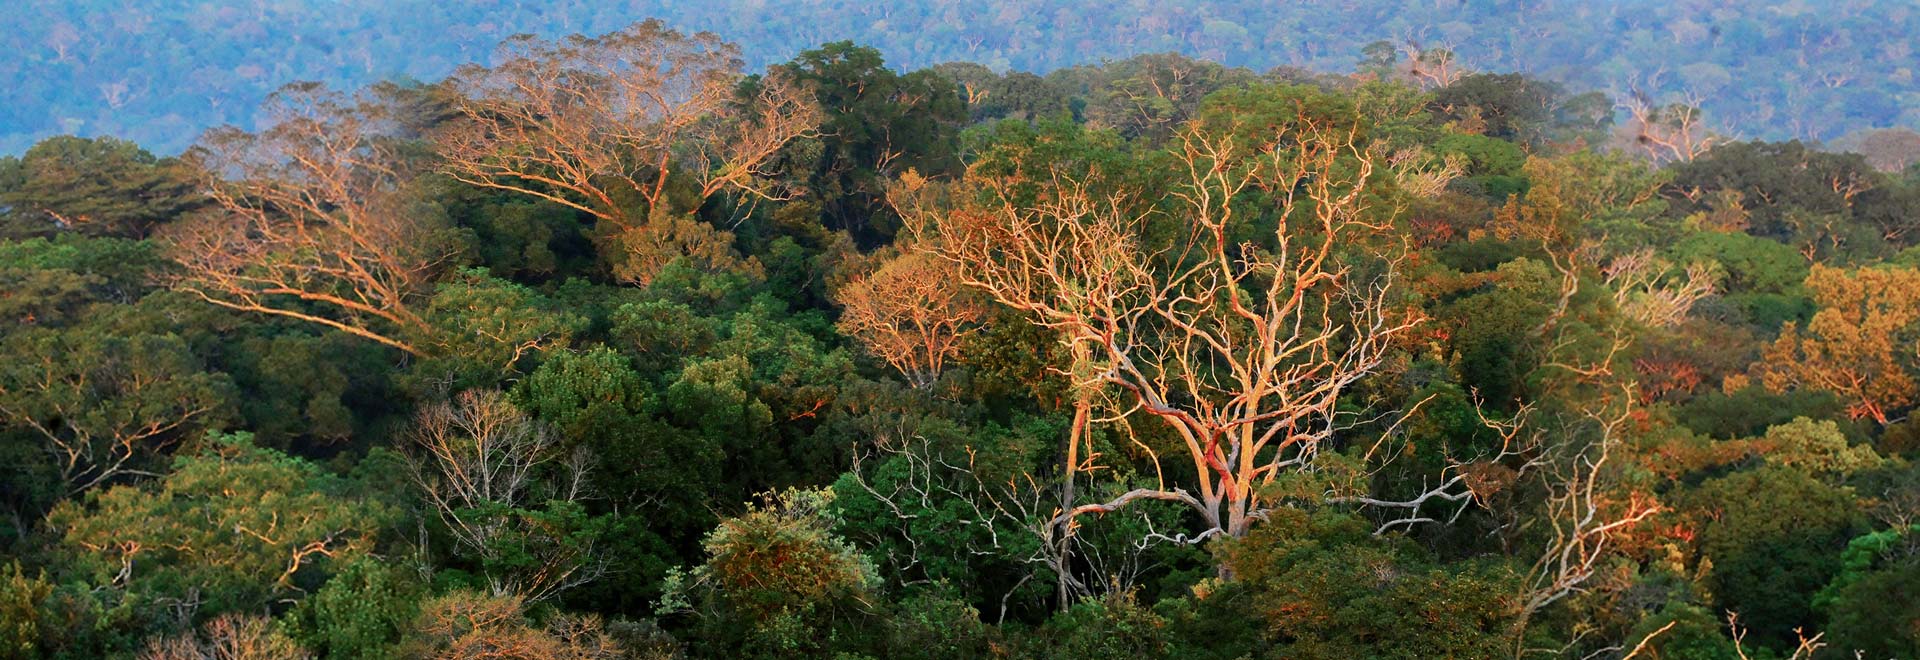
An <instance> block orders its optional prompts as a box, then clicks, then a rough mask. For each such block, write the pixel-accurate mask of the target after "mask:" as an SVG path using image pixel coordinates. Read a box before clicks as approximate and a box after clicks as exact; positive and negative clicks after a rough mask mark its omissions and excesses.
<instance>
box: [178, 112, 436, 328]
mask: <svg viewBox="0 0 1920 660" xmlns="http://www.w3.org/2000/svg"><path fill="white" fill-rule="evenodd" d="M266 113H267V115H268V117H269V119H268V126H267V128H265V129H262V130H261V131H260V132H258V133H247V132H244V131H240V130H238V129H232V128H224V129H218V130H215V131H212V132H209V133H208V134H207V136H206V137H205V138H203V139H202V140H201V143H200V145H199V146H198V147H196V148H195V150H194V152H193V154H192V156H193V158H194V159H195V160H196V161H198V163H199V164H200V165H201V167H202V169H203V171H205V172H206V174H207V175H208V181H207V189H208V193H209V195H210V196H211V197H212V198H213V200H214V201H215V202H216V203H217V205H218V207H219V208H218V210H217V211H216V212H213V213H209V214H203V215H201V216H198V217H195V218H191V219H188V220H186V221H182V222H178V223H174V224H172V225H169V226H168V228H167V229H166V230H165V231H164V233H163V234H162V237H161V239H162V242H163V244H164V245H165V246H166V248H167V252H168V254H169V255H170V256H171V257H172V258H173V259H174V260H175V261H177V262H179V263H180V265H181V269H180V272H179V273H178V274H177V275H175V276H173V277H172V279H171V284H172V285H173V286H174V288H176V289H179V290H181V291H186V292H189V293H192V294H194V295H197V296H199V297H200V298H201V299H203V300H206V301H207V302H210V303H213V304H215V305H219V306H222V307H226V308H229V309H236V310H241V311H246V312H255V313H260V314H268V315H273V316H280V317H284V318H292V319H297V320H300V321H305V322H309V323H316V324H319V325H323V326H327V327H330V328H334V329H336V330H340V331H342V332H346V333H349V334H352V335H356V336H359V337H363V338H366V339H371V340H373V341H375V342H378V343H381V344H384V345H387V346H391V347H393V348H398V349H400V350H403V351H406V352H408V353H415V354H418V353H420V352H421V351H420V349H419V348H417V347H416V346H415V345H414V344H413V343H411V342H410V340H409V339H408V338H407V336H408V334H409V333H410V332H413V331H416V330H419V329H421V328H422V327H423V326H424V324H423V322H422V321H421V319H420V317H419V315H418V314H417V313H416V310H415V309H414V307H415V305H416V303H417V302H418V301H417V299H418V297H419V296H420V295H421V294H422V293H423V291H424V289H425V288H426V287H427V285H428V283H429V282H430V281H431V280H432V278H433V276H434V275H435V274H436V273H438V272H440V270H442V268H443V267H444V266H445V264H446V262H447V260H448V258H449V257H450V256H451V254H452V252H451V250H450V249H449V248H448V246H447V245H446V244H445V243H444V242H442V241H440V240H438V237H437V236H436V232H437V231H438V229H439V228H438V227H436V226H435V225H433V224H431V223H430V222H427V221H425V220H423V219H422V216H421V214H419V213H417V212H413V211H412V210H410V209H408V208H406V204H407V199H406V194H405V186H406V184H407V182H408V181H409V180H410V179H411V176H412V172H411V171H410V169H409V167H408V159H407V158H405V157H404V156H403V155H402V154H401V153H399V151H398V147H397V146H396V145H394V144H393V143H392V142H391V141H389V140H386V139H384V138H383V131H384V130H385V129H386V128H387V124H386V117H385V114H384V110H383V109H382V108H380V107H379V106H378V105H376V104H373V103H367V102H357V101H354V100H352V99H349V98H346V97H344V96H342V95H340V94H337V93H333V92H329V91H327V90H325V89H324V88H321V87H319V86H317V85H312V84H301V85H294V86H289V87H288V88H286V89H283V90H281V91H280V92H278V93H276V94H275V95H274V96H273V97H272V98H271V99H270V100H269V101H268V104H267V107H266Z"/></svg>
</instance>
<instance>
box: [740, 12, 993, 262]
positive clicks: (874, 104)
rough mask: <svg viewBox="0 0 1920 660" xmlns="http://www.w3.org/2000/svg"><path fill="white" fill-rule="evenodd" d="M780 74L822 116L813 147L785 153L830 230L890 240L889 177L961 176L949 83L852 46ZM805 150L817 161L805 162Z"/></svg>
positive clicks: (839, 46) (960, 114)
mask: <svg viewBox="0 0 1920 660" xmlns="http://www.w3.org/2000/svg"><path fill="white" fill-rule="evenodd" d="M781 68H783V69H784V70H785V71H787V72H788V73H789V74H791V75H793V76H795V77H796V78H797V79H799V80H800V81H801V82H803V83H805V84H807V85H810V86H811V87H812V89H813V92H814V95H815V98H816V99H818V101H819V103H820V107H821V108H822V109H824V110H825V111H826V118H825V121H823V122H822V124H821V127H820V132H821V137H820V138H819V144H818V146H817V148H816V147H813V146H812V145H797V146H795V147H792V148H790V149H789V151H791V152H793V160H794V163H793V168H794V169H795V170H796V171H795V172H794V174H793V175H794V176H795V177H796V178H798V179H800V180H801V181H803V182H805V186H806V188H807V189H808V190H811V191H814V194H815V195H817V197H816V199H817V201H818V203H819V204H820V209H821V213H822V217H823V219H824V220H825V221H826V223H827V226H828V227H831V228H834V229H841V230H846V231H848V232H850V233H852V234H853V235H854V237H855V238H856V239H858V240H861V241H863V242H866V243H868V244H872V243H874V242H876V241H878V240H881V239H886V238H889V237H891V236H892V235H893V233H894V231H895V230H896V229H897V226H898V220H897V219H893V218H891V217H890V216H891V211H890V210H889V209H888V208H887V206H886V205H885V200H884V194H883V191H882V188H883V187H884V185H885V180H886V179H887V178H888V177H889V176H890V175H892V174H897V173H899V172H904V171H907V170H908V169H913V170H917V171H919V172H922V173H926V174H938V173H946V172H953V171H955V170H958V169H959V167H960V158H959V152H958V147H959V142H958V140H957V136H958V134H959V129H960V124H961V122H962V121H963V120H964V119H965V118H966V105H965V104H964V103H963V102H962V101H961V98H960V95H959V92H958V90H957V89H956V88H955V87H954V85H953V82H952V81H950V80H946V79H943V78H941V77H940V76H939V75H938V74H935V73H933V72H931V71H914V72H911V73H906V74H900V73H896V72H894V71H893V70H892V69H888V68H887V67H886V63H885V62H884V60H883V59H882V58H881V56H880V51H878V50H875V49H873V48H867V47H862V46H856V45H854V43H853V42H851V41H839V42H834V43H829V44H825V45H823V46H821V47H819V48H817V49H814V50H808V51H803V52H801V53H800V55H799V56H797V57H795V58H794V59H793V61H791V62H788V63H787V64H784V65H781ZM748 84H749V85H751V84H752V81H749V83H748ZM807 151H817V154H818V155H817V156H815V157H814V158H812V159H808V158H805V157H804V156H802V154H804V153H805V152H807Z"/></svg>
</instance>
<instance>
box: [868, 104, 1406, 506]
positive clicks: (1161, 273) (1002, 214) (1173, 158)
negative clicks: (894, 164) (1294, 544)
mask: <svg viewBox="0 0 1920 660" xmlns="http://www.w3.org/2000/svg"><path fill="white" fill-rule="evenodd" d="M1166 162H1167V163H1168V165H1169V166H1170V168H1171V169H1172V170H1173V171H1174V172H1175V173H1176V174H1175V175H1174V179H1175V180H1174V181H1173V182H1172V183H1171V184H1170V185H1169V188H1168V189H1167V191H1166V194H1165V200H1166V203H1165V205H1163V206H1159V205H1156V204H1155V203H1154V202H1153V201H1151V200H1153V199H1154V198H1153V197H1150V196H1148V197H1145V199H1146V200H1148V201H1145V202H1144V203H1143V202H1142V200H1141V199H1140V198H1141V197H1142V196H1147V195H1149V191H1145V190H1139V189H1131V190H1129V189H1125V188H1120V189H1117V190H1115V191H1113V192H1108V193H1103V192H1101V190H1102V189H1103V186H1104V185H1105V184H1106V183H1107V182H1106V181H1102V179H1103V178H1104V177H1109V176H1113V175H1112V174H1110V173H1107V172H1102V171H1099V170H1098V169H1094V170H1092V171H1086V172H1074V171H1070V170H1068V169H1067V168H1066V167H1064V166H1055V167H1053V168H1051V169H1041V170H1038V171H1019V170H1016V171H1014V172H1012V173H1011V174H998V175H996V173H995V172H994V171H993V170H991V169H988V168H985V167H981V166H980V165H976V166H975V167H974V168H972V169H970V170H969V172H968V175H967V178H966V179H965V180H964V181H963V182H962V186H963V187H962V188H961V189H960V190H958V191H955V192H954V193H953V194H952V195H951V197H952V199H954V200H955V202H954V204H955V206H956V208H938V207H932V206H926V205H923V204H922V203H921V202H920V200H921V199H924V198H927V197H929V196H928V195H925V194H915V193H911V192H908V193H904V194H902V195H901V197H900V199H899V204H900V206H901V208H903V209H904V210H905V212H906V213H907V216H908V220H909V223H910V225H909V226H910V227H912V228H913V229H914V230H915V232H916V234H917V236H918V237H919V238H920V239H921V240H922V241H924V242H923V243H922V245H923V246H924V249H925V250H927V251H928V252H929V253H931V254H934V255H936V256H939V257H940V258H942V259H945V260H947V261H949V262H951V263H953V264H954V265H955V266H956V268H957V270H958V272H959V273H960V277H961V278H962V280H963V281H965V282H966V283H967V284H969V285H971V286H973V287H976V288H978V289H979V290H981V291H982V292H984V293H985V294H986V295H988V296H990V297H992V298H994V299H995V300H997V301H999V302H1001V303H1002V304H1005V305H1007V306H1009V307H1012V308H1014V309H1016V310H1020V311H1022V312H1024V313H1026V314H1027V315H1028V317H1029V318H1030V319H1031V320H1032V322H1034V323H1036V324H1040V325H1043V326H1046V327H1048V328H1050V329H1052V330H1054V331H1055V332H1058V333H1059V334H1060V335H1061V336H1062V339H1063V341H1066V342H1068V343H1070V344H1072V345H1074V346H1076V347H1077V349H1078V350H1079V351H1080V353H1079V354H1080V355H1083V356H1085V357H1084V358H1082V359H1081V360H1080V362H1081V363H1080V364H1077V365H1075V367H1074V371H1075V377H1076V378H1077V379H1078V380H1079V381H1080V383H1079V384H1080V386H1081V387H1088V388H1101V387H1112V388H1114V390H1115V391H1117V392H1119V393H1120V397H1121V399H1122V402H1121V403H1122V408H1123V409H1125V408H1137V409H1138V410H1139V411H1140V412H1142V413H1144V414H1147V415H1150V416H1151V417H1152V418H1154V419H1157V420H1159V421H1161V422H1163V423H1164V424H1165V425H1166V426H1167V427H1168V429H1169V430H1170V431H1171V432H1173V433H1174V434H1175V435H1177V437H1178V438H1179V440H1180V444H1181V446H1182V447H1183V449H1184V452H1183V454H1184V455H1183V456H1182V459H1183V460H1182V461H1181V464H1182V465H1181V466H1180V467H1178V468H1176V469H1177V470H1181V471H1189V470H1190V473H1189V474H1190V476H1191V480H1188V479H1187V478H1186V477H1185V476H1181V475H1180V472H1176V471H1174V470H1168V471H1167V472H1166V476H1165V478H1164V480H1163V481H1162V482H1161V483H1160V484H1158V485H1155V486H1149V487H1141V488H1137V489H1134V490H1131V491H1128V492H1126V493H1124V494H1122V495H1120V496H1118V497H1116V498H1114V499H1112V500H1109V501H1106V502H1101V503H1094V504H1079V505H1074V506H1071V507H1069V508H1067V509H1066V511H1065V512H1064V513H1063V514H1062V518H1063V519H1071V518H1072V517H1074V516H1077V515H1081V514H1086V513H1096V512H1109V511H1114V510H1117V509H1119V508H1120V507H1123V506H1126V505H1127V504H1129V503H1131V502H1134V501H1137V500H1141V499H1156V500H1168V501H1174V502H1180V503H1184V504H1185V505H1187V506H1188V507H1189V508H1191V509H1192V510H1193V511H1194V512H1195V513H1196V514H1197V515H1199V516H1200V518H1201V520H1202V521H1203V525H1204V527H1203V529H1202V530H1201V531H1200V533H1199V536H1200V537H1201V538H1206V537H1211V536H1214V535H1221V534H1224V535H1228V536H1241V535H1243V534H1245V533H1246V532H1247V530H1248V529H1250V528H1251V527H1252V525H1253V524H1254V523H1255V522H1256V521H1258V520H1260V519H1263V518H1265V517H1266V516H1267V511H1266V509H1267V508H1268V507H1271V506H1274V505H1275V503H1274V502H1273V501H1271V500H1269V499H1268V498H1267V496H1266V495H1263V494H1262V487H1263V486H1266V485H1267V484H1272V483H1274V481H1275V480H1277V479H1279V478H1281V477H1282V476H1283V475H1285V474H1288V473H1289V471H1291V470H1295V469H1300V468H1303V467H1305V466H1309V465H1312V464H1314V462H1315V461H1316V459H1317V458H1318V457H1319V456H1320V455H1321V452H1320V449H1321V443H1322V442H1323V441H1325V440H1326V439H1328V438H1330V437H1332V435H1333V433H1334V429H1335V428H1336V426H1337V423H1336V421H1335V415H1336V406H1337V404H1338V402H1339V399H1340V395H1341V394H1342V393H1343V392H1345V391H1346V389H1347V388H1348V387H1349V386H1351V385H1353V384H1354V383H1355V382H1357V381H1359V380H1360V379H1361V378H1364V377H1365V376H1367V375H1369V374H1372V373H1374V372H1375V371H1377V370H1378V369H1379V368H1380V367H1381V365H1382V363H1383V361H1384V360H1385V359H1386V354H1387V349H1388V347H1389V345H1390V344H1391V343H1392V342H1393V341H1394V339H1395V338H1396V337H1398V336H1400V335H1401V334H1402V333H1404V332H1406V331H1407V330H1408V329H1410V328H1412V327H1414V326H1415V325H1416V324H1417V323H1418V320H1419V319H1418V317H1417V316H1416V315H1413V314H1409V313H1405V312H1403V311H1402V310H1401V309H1399V308H1398V307H1397V305H1396V300H1397V296H1398V295H1400V294H1399V291H1398V287H1399V282H1398V278H1399V274H1398V271H1399V269H1400V262H1401V260H1402V259H1403V258H1404V256H1403V255H1402V254H1401V252H1400V251H1399V250H1398V249H1396V248H1395V247H1394V246H1393V245H1392V244H1391V242H1383V241H1381V240H1379V239H1380V238H1381V235H1382V232H1384V231H1385V230H1386V229H1388V228H1389V227H1390V226H1391V224H1392V217H1393V209H1392V208H1390V207H1389V206H1388V205H1387V203H1386V202H1383V201H1382V197H1383V196H1385V195H1388V194H1390V193H1387V192H1386V191H1382V190H1379V189H1377V188H1376V186H1377V185H1378V184H1380V176H1384V172H1376V170H1375V168H1376V166H1377V165H1378V158H1376V156H1375V155H1374V153H1373V152H1372V150H1371V149H1370V147H1369V145H1368V143H1367V139H1366V137H1365V135H1364V133H1363V132H1362V129H1361V128H1360V127H1359V126H1358V125H1356V123H1355V119H1354V114H1353V109H1352V108H1351V106H1348V105H1346V104H1344V103H1337V102H1331V101H1329V100H1328V99H1326V98H1324V97H1320V96H1318V95H1316V94H1314V93H1312V92H1306V91H1301V90H1300V89H1298V88H1295V89H1272V88H1255V89H1252V90H1248V91H1245V92H1239V93H1226V94H1223V95H1222V96H1220V97H1216V99H1215V100H1214V101H1213V105H1212V107H1211V108H1209V111H1208V112H1205V113H1203V115H1202V117H1201V118H1200V119H1198V120H1196V121H1194V122H1191V123H1189V124H1187V125H1186V126H1184V127H1182V128H1181V129H1180V130H1179V132H1178V133H1177V134H1176V135H1175V137H1174V139H1173V141H1172V143H1171V145H1170V147H1169V153H1168V154H1167V160H1166Z"/></svg>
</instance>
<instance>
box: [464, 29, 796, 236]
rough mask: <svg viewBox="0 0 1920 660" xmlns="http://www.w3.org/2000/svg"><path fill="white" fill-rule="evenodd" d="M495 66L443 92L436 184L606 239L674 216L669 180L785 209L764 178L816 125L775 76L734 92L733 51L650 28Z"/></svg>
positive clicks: (509, 57)
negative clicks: (519, 200) (569, 222)
mask: <svg viewBox="0 0 1920 660" xmlns="http://www.w3.org/2000/svg"><path fill="white" fill-rule="evenodd" d="M495 59H496V62H497V64H495V65H494V66H492V67H485V66H480V65H468V66H465V67H462V68H461V69H460V70H459V71H457V72H456V73H455V74H454V76H453V78H452V84H453V86H454V88H455V89H456V90H457V91H458V92H460V97H461V98H460V100H459V101H458V108H457V110H458V112H459V113H460V117H461V120H460V121H458V122H455V123H454V124H453V125H452V126H451V127H450V128H449V129H447V130H445V131H443V132H441V133H440V134H439V135H438V137H437V141H438V143H439V146H440V150H441V153H442V155H444V156H445V161H444V163H443V165H442V167H443V169H444V171H445V172H446V173H447V174H449V175H450V176H452V177H453V178H455V179H458V180H460V181H462V182H465V183H468V184H471V185H475V186H481V187H486V188H494V189H499V190H506V191H510V192H515V193H520V194H524V195H530V196H533V197H537V198H540V199H544V200H547V201H550V202H554V203H556V204H560V205H563V206H567V207H569V208H572V209H574V210H577V211H580V212H582V213H586V214H587V215H589V216H592V217H593V218H595V219H596V220H598V221H600V222H603V223H606V224H607V225H609V226H611V227H612V228H613V233H614V234H620V233H625V232H631V231H635V230H638V229H641V228H642V227H644V226H646V225H647V224H648V222H649V221H650V219H651V218H654V217H656V215H657V214H660V213H670V212H673V211H674V209H672V208H671V206H672V205H671V203H670V202H669V201H668V196H669V193H670V192H671V190H670V189H669V187H668V182H669V179H670V177H671V175H673V174H674V173H676V172H678V173H681V174H683V175H684V176H686V177H687V178H688V180H690V181H692V183H693V184H694V188H695V190H696V191H697V195H698V197H699V199H701V200H704V199H706V198H708V197H711V196H712V195H714V194H717V193H719V192H721V191H723V190H734V191H739V192H743V193H746V194H748V195H750V196H756V197H760V198H768V199H780V198H783V197H785V196H787V192H786V191H783V190H781V189H780V188H779V187H778V186H776V185H775V184H774V183H773V182H772V180H771V178H770V177H769V176H768V172H767V171H766V167H767V166H768V165H769V164H770V163H771V161H772V160H773V158H774V156H775V155H776V154H778V153H779V152H780V151H781V149H782V148H784V147H785V146H786V145H787V144H788V143H789V142H792V141H793V140H796V139H800V138H804V137H809V136H813V135H816V134H817V130H818V126H819V122H820V111H819V109H818V108H817V106H816V104H815V103H814V101H813V96H812V94H811V93H810V92H809V91H808V90H806V89H805V88H803V87H801V86H799V85H797V84H796V83H795V81H794V80H793V79H792V78H790V77H788V76H786V75H783V74H781V73H779V72H778V71H775V72H771V73H768V74H767V75H765V76H764V77H762V78H760V79H758V80H756V81H754V82H753V84H751V85H747V86H744V87H743V86H742V84H741V83H742V76H741V73H740V69H741V62H740V59H739V50H738V48H736V47H735V46H733V45H732V44H728V43H725V42H722V41H720V39H719V37H716V36H714V35H713V34H711V33H706V32H701V33H696V34H692V35H686V34H682V33H680V32H677V31H674V30H672V29H669V28H667V27H666V26H665V24H663V23H661V22H660V21H658V20H650V21H647V22H644V23H636V24H634V25H632V26H629V27H627V28H626V29H624V30H621V31H618V32H612V33H608V34H605V35H601V36H598V37H587V36H582V35H573V36H570V37H567V38H565V39H563V40H560V41H558V42H548V41H543V40H540V39H537V38H535V37H532V36H525V35H523V36H519V37H515V38H513V39H510V40H508V41H507V42H506V43H504V44H502V45H501V48H500V51H499V53H498V55H497V56H496V58H495ZM742 90H744V91H742ZM743 97H744V98H743ZM680 210H681V211H685V210H688V209H680Z"/></svg>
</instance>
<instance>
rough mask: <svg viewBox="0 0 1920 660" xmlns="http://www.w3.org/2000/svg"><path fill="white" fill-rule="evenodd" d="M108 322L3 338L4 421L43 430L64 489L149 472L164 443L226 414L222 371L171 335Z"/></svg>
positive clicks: (226, 383)
mask: <svg viewBox="0 0 1920 660" xmlns="http://www.w3.org/2000/svg"><path fill="white" fill-rule="evenodd" d="M105 325H107V324H106V323H90V324H88V325H87V326H85V327H82V328H75V329H70V330H66V331H60V330H53V329H42V328H35V329H30V330H26V331H22V332H18V333H14V334H10V335H6V336H5V337H0V419H4V420H5V421H6V422H7V423H9V424H12V425H15V426H16V427H18V428H24V429H31V432H32V433H34V434H36V435H38V436H40V441H41V442H43V443H44V446H45V447H46V449H47V451H48V452H49V453H50V454H51V455H52V460H53V462H54V464H55V468H56V469H57V470H58V473H59V474H60V476H61V478H62V479H63V480H64V481H65V491H66V492H77V491H79V490H83V489H87V488H92V487H94V486H96V485H100V484H102V483H107V482H110V481H112V480H115V479H119V478H122V477H124V476H126V475H127V474H129V473H133V472H138V471H142V470H148V469H151V468H152V467H154V466H155V464H156V463H158V462H160V461H158V460H157V459H158V458H159V457H160V453H159V450H160V449H161V448H162V447H164V446H165V445H167V444H170V443H172V442H177V441H179V440H180V439H181V438H182V437H184V436H186V435H188V434H190V433H192V432H194V431H195V430H196V429H199V428H204V427H205V426H206V425H210V424H218V423H219V422H220V421H221V420H223V419H225V418H226V416H227V414H228V412H229V406H230V405H231V400H232V397H233V392H232V384H231V381H230V380H229V379H228V378H227V376H226V375H225V374H218V373H209V372H207V371H205V370H204V369H203V368H202V367H201V365H200V364H199V360H198V359H197V357H196V356H195V355H193V353H192V352H191V350H190V349H189V348H188V347H187V345H186V342H184V341H182V340H181V339H180V338H179V337H177V336H174V335H158V334H131V335H122V334H119V333H116V332H114V331H113V330H112V329H111V328H108V327H101V326H105Z"/></svg>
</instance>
